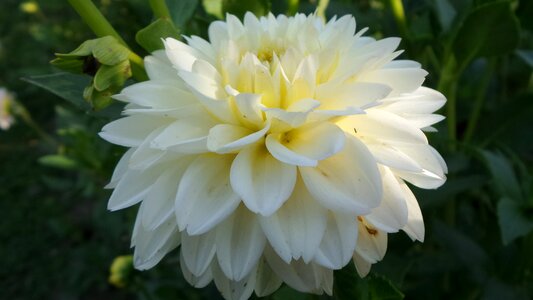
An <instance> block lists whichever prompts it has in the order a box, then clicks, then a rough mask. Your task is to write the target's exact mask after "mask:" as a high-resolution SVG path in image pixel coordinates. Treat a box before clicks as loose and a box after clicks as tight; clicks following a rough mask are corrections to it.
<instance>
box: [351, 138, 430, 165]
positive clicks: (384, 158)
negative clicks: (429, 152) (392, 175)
mask: <svg viewBox="0 0 533 300" xmlns="http://www.w3.org/2000/svg"><path fill="white" fill-rule="evenodd" d="M361 139H362V140H363V141H364V143H365V145H366V146H367V147H368V150H370V152H371V153H372V155H374V157H375V158H376V161H377V162H378V163H380V164H382V165H385V166H387V167H391V168H394V169H397V170H403V171H409V172H421V171H422V167H421V166H420V165H419V164H418V162H417V161H416V158H412V157H410V156H408V155H407V154H405V153H403V152H402V151H400V150H398V149H396V148H395V147H394V146H393V144H391V143H385V142H378V141H376V140H375V139H372V138H366V137H363V138H361Z"/></svg>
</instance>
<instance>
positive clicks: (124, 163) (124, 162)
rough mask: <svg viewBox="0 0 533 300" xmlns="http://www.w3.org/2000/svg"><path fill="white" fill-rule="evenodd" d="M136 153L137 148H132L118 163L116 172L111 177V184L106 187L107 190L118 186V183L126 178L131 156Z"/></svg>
mask: <svg viewBox="0 0 533 300" xmlns="http://www.w3.org/2000/svg"><path fill="white" fill-rule="evenodd" d="M133 152H135V148H130V149H128V151H126V153H124V155H122V157H121V158H120V160H119V161H118V163H117V165H116V167H115V170H113V175H112V176H111V180H110V181H109V183H108V184H107V185H106V186H105V188H106V189H112V188H115V187H116V186H117V183H118V182H119V180H120V179H121V178H122V177H124V175H125V174H126V173H127V172H128V170H129V168H128V165H129V163H130V158H131V155H132V154H133Z"/></svg>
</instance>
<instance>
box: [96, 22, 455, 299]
mask: <svg viewBox="0 0 533 300" xmlns="http://www.w3.org/2000/svg"><path fill="white" fill-rule="evenodd" d="M364 32H365V30H361V31H359V32H356V30H355V20H354V18H353V17H351V16H344V17H342V18H340V19H335V18H334V19H332V20H330V21H329V22H327V23H324V22H323V21H322V20H321V19H320V18H318V17H316V16H315V15H310V16H305V15H302V14H299V15H296V16H294V17H286V16H283V15H280V16H278V17H274V16H273V15H269V16H267V17H261V18H259V19H258V18H256V17H255V16H254V15H252V14H250V13H248V14H246V16H245V17H244V22H243V23H241V22H240V21H239V20H238V19H237V18H236V17H234V16H232V15H228V16H227V19H226V21H225V22H222V21H217V22H214V23H213V24H211V26H210V27H209V41H206V40H203V39H201V38H199V37H196V36H193V37H190V38H186V40H187V43H183V42H180V41H177V40H174V39H170V38H169V39H166V40H165V50H164V51H157V52H155V53H153V55H152V56H149V57H147V58H146V59H145V66H146V70H147V73H148V75H149V77H150V80H149V81H146V82H141V83H137V84H134V85H132V86H129V87H127V88H125V89H124V90H123V91H122V92H121V93H120V94H119V95H117V96H115V98H116V99H118V100H121V101H124V102H126V103H128V104H127V105H126V107H125V110H124V114H125V115H126V117H124V118H121V119H119V120H117V121H114V122H112V123H110V124H108V125H106V126H105V127H104V128H103V130H102V132H101V134H100V135H101V136H102V137H103V138H104V139H106V140H108V141H110V142H112V143H115V144H118V145H122V146H126V147H129V148H130V149H129V150H128V151H127V152H126V153H125V154H124V156H123V157H122V159H121V160H120V162H119V163H118V165H117V167H116V169H115V172H114V174H113V177H112V180H111V183H110V184H109V187H111V188H114V189H115V190H114V191H113V194H112V196H111V199H110V200H109V208H110V209H111V210H117V209H122V208H125V207H128V206H131V205H134V204H137V203H139V202H141V205H140V208H139V212H138V216H137V220H136V224H135V228H134V232H133V238H132V246H134V247H135V254H134V264H135V266H136V267H137V268H138V269H148V268H151V267H153V266H154V265H155V264H157V263H158V262H159V261H160V260H161V259H162V258H163V256H164V255H165V254H166V253H168V252H169V251H171V250H172V249H174V248H176V247H178V246H180V245H181V246H180V256H181V262H182V263H181V268H182V271H183V273H184V275H185V278H186V279H187V280H188V281H189V282H190V283H191V284H193V285H194V286H197V287H201V286H205V285H206V284H208V283H209V282H210V281H211V280H212V279H214V281H215V284H216V285H217V287H218V288H219V290H221V292H222V294H223V295H224V296H225V297H226V298H228V299H233V298H239V299H242V298H247V297H249V296H250V295H251V294H252V293H253V292H254V291H255V293H256V294H257V295H260V296H263V295H267V294H270V293H272V292H273V291H275V290H276V289H277V288H278V287H279V286H280V284H281V283H282V282H285V283H287V284H288V285H290V286H291V287H293V288H295V289H297V290H299V291H304V292H312V293H322V292H326V293H328V294H330V293H331V291H332V282H333V270H334V269H340V268H342V267H343V266H345V265H346V264H348V263H349V262H350V260H352V259H353V261H354V262H355V264H356V267H357V270H358V272H359V273H360V274H361V275H366V273H368V271H369V270H370V266H371V264H373V263H375V262H377V261H379V260H381V259H382V257H383V255H384V254H385V251H386V247H387V233H391V232H397V231H399V230H403V231H405V232H406V233H407V234H408V235H409V236H410V237H411V238H412V239H418V240H423V238H424V225H423V221H422V215H421V213H420V208H419V206H418V204H417V201H416V199H415V198H414V196H413V194H412V192H411V191H410V189H409V187H408V186H407V185H406V183H405V181H407V182H410V183H411V184H413V185H415V186H418V187H421V188H437V187H438V186H440V185H441V184H443V183H444V181H445V173H446V165H445V163H444V161H443V160H442V158H441V157H440V155H439V154H438V153H437V152H436V151H435V150H434V149H433V148H432V147H431V146H430V145H428V141H427V139H426V136H425V135H424V133H423V131H422V130H431V129H432V128H431V127H430V126H431V125H432V124H434V123H436V122H438V121H440V120H441V119H442V117H441V116H438V115H435V114H432V113H433V112H434V111H436V110H437V109H438V108H440V107H441V106H442V105H443V104H444V102H445V98H444V97H443V96H442V95H441V94H440V93H438V92H436V91H434V90H432V89H429V88H425V87H421V84H422V82H423V81H424V77H425V76H426V74H427V72H426V71H424V70H423V69H421V67H420V64H418V63H416V62H414V61H409V60H394V59H395V58H396V57H397V56H398V55H399V54H400V53H401V51H396V50H395V49H396V48H397V46H398V44H399V41H400V40H399V39H398V38H387V39H382V40H379V41H376V40H375V39H373V38H371V37H364V36H363V33H364Z"/></svg>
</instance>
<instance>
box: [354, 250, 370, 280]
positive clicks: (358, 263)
mask: <svg viewBox="0 0 533 300" xmlns="http://www.w3.org/2000/svg"><path fill="white" fill-rule="evenodd" d="M353 262H354V265H355V269H356V270H357V274H359V276H360V277H361V278H363V277H365V276H366V275H368V273H370V268H371V267H372V264H371V263H369V262H368V261H366V260H365V259H364V258H362V257H361V255H359V254H357V252H354V253H353Z"/></svg>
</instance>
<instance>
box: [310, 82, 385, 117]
mask: <svg viewBox="0 0 533 300" xmlns="http://www.w3.org/2000/svg"><path fill="white" fill-rule="evenodd" d="M391 90H392V89H391V88H390V87H389V86H388V85H385V84H380V83H370V82H355V83H351V84H346V83H343V84H340V85H337V84H323V85H321V86H319V87H318V88H317V91H316V93H317V95H316V98H317V99H318V100H320V101H321V102H322V105H321V106H320V110H340V109H344V108H347V107H357V108H365V107H366V106H367V105H369V104H371V103H373V102H374V101H376V100H380V99H383V98H385V97H386V96H387V95H388V94H389V93H390V92H391Z"/></svg>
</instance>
